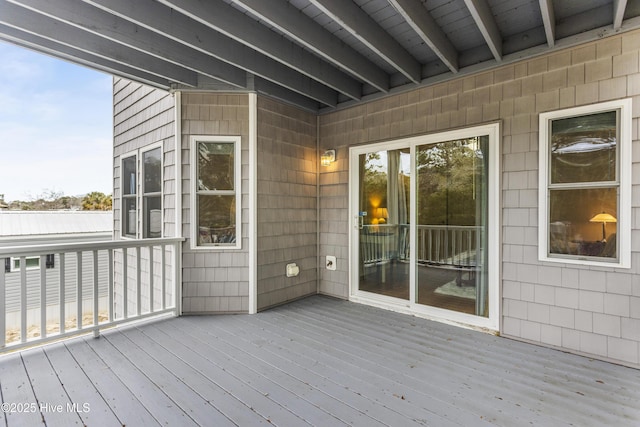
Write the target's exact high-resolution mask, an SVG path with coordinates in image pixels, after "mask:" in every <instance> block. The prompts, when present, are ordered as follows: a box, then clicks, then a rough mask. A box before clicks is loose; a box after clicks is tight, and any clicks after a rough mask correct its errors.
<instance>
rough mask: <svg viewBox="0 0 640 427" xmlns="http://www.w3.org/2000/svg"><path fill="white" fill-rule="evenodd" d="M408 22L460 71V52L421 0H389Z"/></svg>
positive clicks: (450, 68)
mask: <svg viewBox="0 0 640 427" xmlns="http://www.w3.org/2000/svg"><path fill="white" fill-rule="evenodd" d="M389 3H391V5H392V6H394V7H395V9H396V10H397V11H398V13H400V15H402V17H403V18H404V19H405V21H406V22H407V24H409V25H410V26H411V28H413V30H414V31H415V32H416V33H417V34H418V35H419V36H420V38H422V40H423V41H424V42H425V43H426V44H427V46H429V48H430V49H431V50H432V51H433V52H434V53H435V54H436V55H437V56H438V58H440V60H441V61H442V62H444V64H445V65H446V66H447V67H448V68H449V70H451V71H452V72H454V73H457V72H458V52H457V51H456V49H455V48H454V47H453V45H452V44H451V42H450V41H449V40H448V39H447V36H446V35H445V34H444V32H443V31H442V30H441V29H440V27H439V26H438V24H437V23H436V21H435V20H434V19H433V18H432V17H431V15H430V14H429V11H428V10H427V9H426V8H425V7H424V5H423V3H422V2H421V1H420V0H389Z"/></svg>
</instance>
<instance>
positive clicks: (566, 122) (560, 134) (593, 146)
mask: <svg viewBox="0 0 640 427" xmlns="http://www.w3.org/2000/svg"><path fill="white" fill-rule="evenodd" d="M616 124H617V118H616V112H615V111H609V112H606V113H599V114H592V115H588V116H580V117H571V118H567V119H560V120H554V121H553V122H552V125H551V183H552V184H560V183H570V182H593V181H615V180H616V148H617V133H616Z"/></svg>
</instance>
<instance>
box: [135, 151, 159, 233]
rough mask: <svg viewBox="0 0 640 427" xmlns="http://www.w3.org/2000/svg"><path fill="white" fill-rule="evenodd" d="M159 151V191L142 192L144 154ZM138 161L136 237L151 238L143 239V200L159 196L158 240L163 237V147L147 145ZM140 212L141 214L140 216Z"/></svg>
mask: <svg viewBox="0 0 640 427" xmlns="http://www.w3.org/2000/svg"><path fill="white" fill-rule="evenodd" d="M157 148H159V149H160V191H159V192H153V193H145V192H144V162H143V161H142V159H143V156H144V154H145V153H147V152H149V151H153V150H155V149H157ZM138 151H139V152H140V155H139V156H138V159H139V160H138V161H139V162H140V171H139V173H138V175H139V178H138V183H139V184H140V192H139V200H138V215H139V218H140V230H138V236H139V238H141V239H150V238H151V237H144V230H145V225H146V224H145V215H143V214H144V199H145V196H146V197H155V196H158V195H159V196H160V238H162V237H164V197H163V196H164V146H163V144H162V142H158V143H156V144H151V145H147V146H145V147H143V148H141V149H140V150H138ZM140 212H142V213H143V214H140Z"/></svg>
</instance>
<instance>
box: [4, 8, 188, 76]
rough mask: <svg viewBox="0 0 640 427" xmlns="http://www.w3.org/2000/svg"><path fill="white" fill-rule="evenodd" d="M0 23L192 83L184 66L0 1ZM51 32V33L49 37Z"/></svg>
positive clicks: (158, 74) (121, 62) (112, 59)
mask: <svg viewBox="0 0 640 427" xmlns="http://www.w3.org/2000/svg"><path fill="white" fill-rule="evenodd" d="M0 23H3V24H5V25H7V26H9V27H13V28H17V29H20V30H23V31H25V32H27V33H31V34H35V35H38V36H40V37H43V38H45V39H49V40H52V41H55V42H58V43H60V44H63V45H66V46H70V47H73V48H74V49H78V50H81V51H84V52H87V53H90V54H93V55H96V56H100V57H103V58H105V59H109V60H111V61H114V62H117V63H120V64H124V65H127V66H130V67H132V68H136V69H139V70H142V71H145V72H149V73H152V74H155V75H157V76H160V77H164V78H166V79H167V80H170V81H175V82H179V83H182V84H185V85H188V86H196V85H197V83H198V80H197V74H196V73H195V72H193V71H191V70H188V69H186V68H184V67H181V66H178V65H176V64H173V63H170V62H167V61H164V60H161V59H159V58H156V57H154V56H151V55H146V54H144V53H142V52H140V51H137V50H134V49H131V48H129V47H126V46H122V45H118V44H117V43H114V42H113V41H110V40H107V39H104V38H102V37H97V36H94V35H92V34H90V33H87V32H86V31H83V30H81V29H79V28H76V27H73V26H71V25H67V24H65V23H63V22H60V21H57V20H54V19H51V18H49V17H47V16H44V15H41V14H39V13H35V12H32V11H29V10H27V9H25V8H22V7H20V6H17V5H14V4H11V3H8V2H6V1H5V0H0ZM53 35H55V36H53Z"/></svg>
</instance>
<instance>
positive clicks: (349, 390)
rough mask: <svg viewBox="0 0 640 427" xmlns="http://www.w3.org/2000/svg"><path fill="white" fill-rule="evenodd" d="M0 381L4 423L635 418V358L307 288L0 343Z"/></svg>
mask: <svg viewBox="0 0 640 427" xmlns="http://www.w3.org/2000/svg"><path fill="white" fill-rule="evenodd" d="M0 389H1V398H2V402H3V412H4V414H2V417H3V418H2V422H3V423H6V424H7V425H9V426H35V425H40V424H41V423H44V424H46V425H47V426H70V425H82V424H85V425H89V426H117V425H127V426H145V425H151V426H156V425H167V426H195V425H200V426H226V425H239V426H253V425H265V426H266V425H277V426H304V425H315V426H339V425H345V424H349V425H359V426H367V427H371V426H382V425H387V426H403V427H404V426H409V425H432V426H454V425H462V426H489V425H501V426H524V425H529V426H530V425H535V426H560V425H576V426H618V427H620V426H638V425H640V371H638V370H634V369H630V368H625V367H622V366H617V365H613V364H609V363H605V362H601V361H596V360H590V359H588V358H584V357H579V356H575V355H570V354H565V353H562V352H559V351H554V350H550V349H546V348H541V347H537V346H532V345H528V344H524V343H520V342H515V341H511V340H508V339H505V338H499V337H495V336H491V335H486V334H482V333H479V332H473V331H468V330H464V329H460V328H456V327H452V326H448V325H444V324H440V323H434V322H430V321H427V320H423V319H418V318H414V317H411V316H405V315H401V314H396V313H392V312H388V311H383V310H379V309H376V308H372V307H368V306H364V305H357V304H354V303H349V302H346V301H338V300H334V299H331V298H326V297H321V296H317V297H312V298H307V299H304V300H301V301H297V302H295V303H292V304H289V305H286V306H282V307H279V308H276V309H273V310H269V311H267V312H263V313H260V314H258V315H254V316H248V315H235V316H206V317H205V316H203V317H182V318H177V319H167V320H161V321H157V322H153V323H146V324H143V325H138V326H136V327H128V328H120V329H117V330H111V331H108V332H105V333H104V334H103V335H102V337H101V338H99V339H94V338H91V337H87V338H80V339H75V340H72V341H67V342H65V343H58V344H54V345H50V346H46V347H43V348H38V349H32V350H28V351H23V352H21V353H18V354H10V355H6V356H3V357H0ZM74 405H75V406H74Z"/></svg>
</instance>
